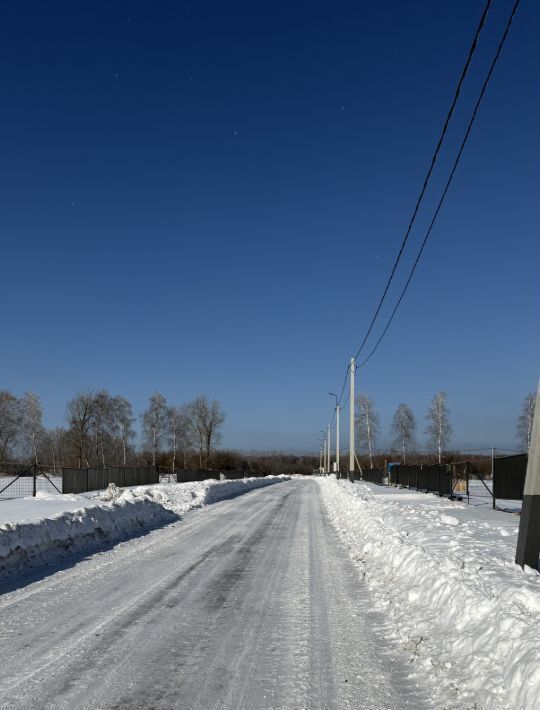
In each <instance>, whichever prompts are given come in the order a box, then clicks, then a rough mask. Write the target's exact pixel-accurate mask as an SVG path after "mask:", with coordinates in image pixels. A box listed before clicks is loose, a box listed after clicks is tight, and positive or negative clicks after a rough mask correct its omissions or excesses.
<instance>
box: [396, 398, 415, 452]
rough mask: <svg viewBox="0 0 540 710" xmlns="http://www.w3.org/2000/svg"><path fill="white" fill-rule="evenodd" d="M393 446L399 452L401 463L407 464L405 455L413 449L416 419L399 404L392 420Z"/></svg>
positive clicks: (408, 408)
mask: <svg viewBox="0 0 540 710" xmlns="http://www.w3.org/2000/svg"><path fill="white" fill-rule="evenodd" d="M392 434H393V435H394V446H395V447H396V448H397V449H399V450H400V451H401V458H402V461H403V463H404V464H405V463H407V453H408V452H409V451H411V449H412V448H413V447H414V443H415V438H416V417H415V416H414V414H413V412H412V409H411V408H410V407H409V406H408V405H407V404H403V403H402V404H400V405H399V407H398V408H397V409H396V411H395V413H394V417H393V419H392Z"/></svg>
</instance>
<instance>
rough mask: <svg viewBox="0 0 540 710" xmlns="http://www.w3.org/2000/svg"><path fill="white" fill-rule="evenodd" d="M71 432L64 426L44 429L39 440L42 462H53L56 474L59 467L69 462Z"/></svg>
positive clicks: (53, 469) (53, 470)
mask: <svg viewBox="0 0 540 710" xmlns="http://www.w3.org/2000/svg"><path fill="white" fill-rule="evenodd" d="M68 439H69V434H68V432H67V431H66V430H65V429H63V428H62V427H56V428H54V429H44V431H43V435H42V436H41V438H40V441H39V449H38V451H39V459H40V461H41V462H46V463H47V464H51V466H52V472H53V474H54V475H56V472H57V469H58V468H61V467H62V466H64V465H65V464H66V462H67V451H68V449H69V441H68Z"/></svg>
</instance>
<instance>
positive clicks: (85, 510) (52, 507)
mask: <svg viewBox="0 0 540 710" xmlns="http://www.w3.org/2000/svg"><path fill="white" fill-rule="evenodd" d="M284 480H288V478H287V477H286V476H267V477H266V478H245V479H241V480H234V481H213V480H209V481H202V482H197V483H179V484H177V483H169V484H159V485H153V486H138V487H136V488H126V489H120V490H118V497H117V498H115V499H113V500H108V496H107V495H106V494H104V493H102V494H84V495H80V496H73V495H65V496H59V495H55V496H51V497H50V498H48V497H46V496H44V495H42V496H40V497H37V498H27V499H22V500H15V501H4V502H2V503H0V512H1V514H2V519H3V521H5V522H1V523H0V581H1V580H2V578H6V576H12V575H16V574H18V573H19V572H21V571H22V570H24V569H26V568H28V567H31V566H37V565H43V564H54V563H55V562H56V561H57V560H58V559H61V558H64V557H66V556H68V555H70V554H73V553H80V552H85V551H86V550H91V549H95V548H96V547H99V546H100V545H103V544H110V543H114V542H117V541H120V540H123V539H126V538H128V537H130V536H133V535H135V534H138V533H140V532H143V531H145V530H151V529H153V528H157V527H161V526H163V525H167V524H168V523H172V522H174V521H176V520H179V519H180V517H181V516H182V515H183V514H184V513H186V512H188V511H189V510H192V509H194V508H200V507H201V506H203V505H209V504H211V503H217V502H218V501H221V500H225V499H227V498H233V497H236V496H238V495H241V494H242V493H246V492H248V491H250V490H253V489H255V488H261V487H264V486H269V485H272V484H274V483H279V482H280V481H284ZM8 517H9V518H10V520H6V518H8Z"/></svg>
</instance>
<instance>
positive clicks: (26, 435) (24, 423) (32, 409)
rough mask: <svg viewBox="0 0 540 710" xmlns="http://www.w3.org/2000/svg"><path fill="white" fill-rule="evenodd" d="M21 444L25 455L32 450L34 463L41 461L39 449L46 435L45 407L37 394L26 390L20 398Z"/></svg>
mask: <svg viewBox="0 0 540 710" xmlns="http://www.w3.org/2000/svg"><path fill="white" fill-rule="evenodd" d="M20 409H21V445H22V449H23V455H26V454H27V453H30V452H31V456H32V458H33V459H34V463H35V464H38V463H39V457H38V449H39V445H40V442H41V439H42V438H43V435H44V431H45V430H44V428H43V424H42V421H41V420H42V418H43V409H42V407H41V402H40V399H39V397H38V395H37V394H34V393H33V392H26V393H25V395H24V397H22V399H21V400H20Z"/></svg>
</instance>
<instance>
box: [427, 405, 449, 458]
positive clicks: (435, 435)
mask: <svg viewBox="0 0 540 710" xmlns="http://www.w3.org/2000/svg"><path fill="white" fill-rule="evenodd" d="M446 398H447V394H446V392H437V394H434V395H433V399H432V400H431V404H430V405H429V408H428V411H427V414H426V419H427V420H428V422H429V424H428V426H427V427H426V434H427V437H428V446H429V447H430V448H432V449H437V451H438V453H439V463H441V461H442V452H443V450H444V449H446V447H447V446H448V444H449V443H450V440H451V439H452V436H453V434H454V432H453V429H452V425H451V424H450V412H449V410H448V407H447V405H446Z"/></svg>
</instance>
